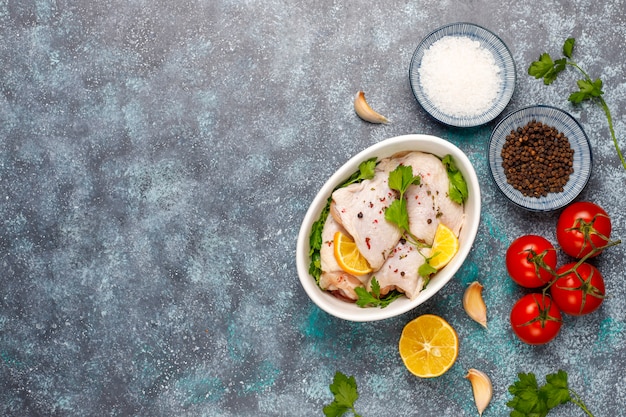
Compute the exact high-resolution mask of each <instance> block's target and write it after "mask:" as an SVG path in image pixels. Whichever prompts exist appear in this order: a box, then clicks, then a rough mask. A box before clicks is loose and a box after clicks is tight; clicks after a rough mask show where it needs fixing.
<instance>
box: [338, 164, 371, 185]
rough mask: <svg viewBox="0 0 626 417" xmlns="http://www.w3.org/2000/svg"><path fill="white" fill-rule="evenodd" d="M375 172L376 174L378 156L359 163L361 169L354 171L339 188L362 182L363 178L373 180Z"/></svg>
mask: <svg viewBox="0 0 626 417" xmlns="http://www.w3.org/2000/svg"><path fill="white" fill-rule="evenodd" d="M374 174H376V157H374V158H370V159H368V160H366V161H363V162H361V163H360V164H359V170H358V171H357V172H355V173H353V174H352V175H351V176H350V178H348V179H347V180H346V181H344V182H343V183H342V184H341V185H340V186H339V187H337V188H343V187H347V186H348V185H350V184H354V183H355V182H361V181H363V180H371V179H372V178H374Z"/></svg>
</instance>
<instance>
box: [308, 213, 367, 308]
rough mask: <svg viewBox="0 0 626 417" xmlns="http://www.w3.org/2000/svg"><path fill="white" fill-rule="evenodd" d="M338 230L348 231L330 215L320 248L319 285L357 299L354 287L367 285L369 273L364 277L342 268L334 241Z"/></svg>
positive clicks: (337, 293)
mask: <svg viewBox="0 0 626 417" xmlns="http://www.w3.org/2000/svg"><path fill="white" fill-rule="evenodd" d="M338 231H340V232H342V233H347V232H346V231H345V229H344V228H343V227H341V226H340V225H339V223H337V222H336V221H335V219H333V217H332V216H328V218H327V219H326V223H324V229H323V230H322V248H321V249H320V258H321V264H322V268H321V269H322V274H321V276H320V282H319V286H320V288H321V289H323V290H327V291H330V292H332V293H334V294H335V295H337V296H339V297H340V298H346V299H348V300H356V299H357V298H358V296H357V294H356V292H355V291H354V289H355V288H356V287H365V283H367V282H368V281H369V274H368V275H365V276H362V277H355V276H354V275H350V274H348V273H347V272H344V271H343V270H342V269H341V267H340V266H339V264H338V263H337V260H336V259H335V247H334V243H333V238H334V236H335V233H336V232H338Z"/></svg>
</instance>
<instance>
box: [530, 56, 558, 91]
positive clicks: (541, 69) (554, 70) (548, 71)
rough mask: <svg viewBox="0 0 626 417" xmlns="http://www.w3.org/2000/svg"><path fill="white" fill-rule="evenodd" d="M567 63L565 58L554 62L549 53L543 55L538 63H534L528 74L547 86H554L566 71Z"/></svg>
mask: <svg viewBox="0 0 626 417" xmlns="http://www.w3.org/2000/svg"><path fill="white" fill-rule="evenodd" d="M566 63H567V61H566V60H565V58H563V59H557V60H556V61H552V57H551V56H550V54H548V53H547V52H545V53H543V54H541V56H540V57H539V60H538V61H534V62H532V63H531V64H530V67H529V68H528V74H529V75H531V76H533V77H535V78H537V79H540V78H543V82H544V84H546V85H549V84H552V82H553V81H554V80H556V77H557V76H558V75H559V73H560V72H561V71H563V70H564V69H565V65H566Z"/></svg>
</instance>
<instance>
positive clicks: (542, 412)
mask: <svg viewBox="0 0 626 417" xmlns="http://www.w3.org/2000/svg"><path fill="white" fill-rule="evenodd" d="M517 377H518V380H517V381H515V382H514V383H513V385H511V386H509V392H510V393H511V394H512V395H513V399H512V400H510V401H509V402H507V404H506V405H507V406H508V407H509V408H511V409H512V411H511V414H510V415H511V417H545V416H546V415H548V413H549V412H550V410H552V409H553V408H555V407H558V406H559V405H562V404H566V403H568V402H572V403H574V404H576V405H577V406H578V407H580V409H581V410H583V411H584V412H585V413H586V414H587V416H589V417H593V414H591V411H589V409H588V408H587V406H586V405H585V403H584V402H583V401H582V400H581V399H580V396H578V394H576V393H575V392H574V391H572V390H571V389H570V388H569V385H568V383H567V373H566V372H565V371H563V370H559V371H558V372H556V373H554V374H548V375H546V383H545V384H544V385H543V386H541V387H540V386H539V385H538V384H537V379H536V378H535V375H534V374H533V373H527V374H525V373H520V374H518V375H517ZM572 396H573V397H574V398H572Z"/></svg>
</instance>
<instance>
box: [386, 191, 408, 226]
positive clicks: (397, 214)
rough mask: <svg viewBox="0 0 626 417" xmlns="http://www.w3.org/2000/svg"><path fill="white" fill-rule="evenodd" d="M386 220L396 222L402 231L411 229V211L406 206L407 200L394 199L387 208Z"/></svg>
mask: <svg viewBox="0 0 626 417" xmlns="http://www.w3.org/2000/svg"><path fill="white" fill-rule="evenodd" d="M385 220H387V221H389V222H391V223H394V224H395V225H396V226H398V227H399V228H400V229H401V230H402V231H407V230H409V212H408V210H407V208H406V200H405V199H404V198H403V199H401V200H394V201H393V202H392V203H391V204H390V205H389V207H387V209H386V210H385Z"/></svg>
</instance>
